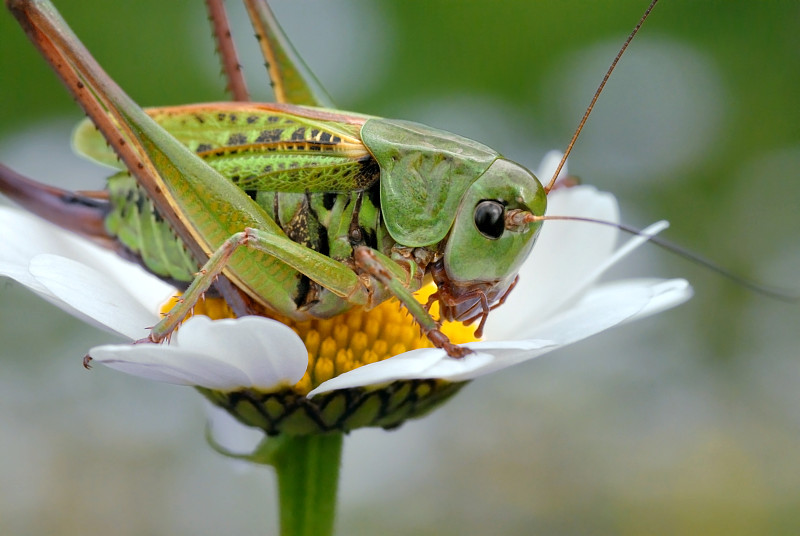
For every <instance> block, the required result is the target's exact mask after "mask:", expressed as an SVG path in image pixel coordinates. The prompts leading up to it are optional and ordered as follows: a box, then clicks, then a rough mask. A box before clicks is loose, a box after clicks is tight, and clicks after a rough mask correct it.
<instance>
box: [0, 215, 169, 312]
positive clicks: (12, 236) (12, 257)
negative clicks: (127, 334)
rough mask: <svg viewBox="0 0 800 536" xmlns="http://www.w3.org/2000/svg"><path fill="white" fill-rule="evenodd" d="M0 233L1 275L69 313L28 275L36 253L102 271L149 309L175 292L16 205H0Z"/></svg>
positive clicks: (156, 307)
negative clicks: (0, 244)
mask: <svg viewBox="0 0 800 536" xmlns="http://www.w3.org/2000/svg"><path fill="white" fill-rule="evenodd" d="M22 230H24V232H22ZM0 236H2V237H3V247H2V248H0V275H4V276H8V277H11V278H13V279H15V280H17V281H18V282H19V283H21V284H23V285H25V286H27V287H28V288H30V289H31V290H33V291H34V292H36V293H37V294H40V295H41V296H43V297H44V298H45V299H48V300H50V301H51V302H53V303H54V304H55V305H57V306H59V307H62V308H65V309H67V311H68V312H70V313H74V309H72V308H71V307H69V306H68V305H64V304H63V302H61V300H59V299H57V298H56V297H55V296H53V295H52V294H51V293H50V291H49V290H48V289H47V288H45V287H44V286H42V285H41V284H40V283H39V282H38V281H37V280H36V278H34V277H33V276H32V275H31V274H30V272H29V269H28V267H29V264H30V262H31V260H32V259H33V258H34V257H36V256H37V255H41V254H52V255H59V256H61V257H65V258H68V259H72V260H75V261H77V262H80V263H81V264H84V265H86V266H89V267H92V268H93V269H94V270H96V271H97V272H102V273H105V274H107V278H110V279H113V280H114V281H115V282H116V286H119V287H120V288H122V289H125V290H126V291H127V292H128V294H130V295H131V296H132V297H133V298H135V300H136V301H138V302H139V303H140V304H141V305H142V306H143V307H144V308H145V309H147V310H150V311H156V310H157V309H158V307H159V305H161V304H162V303H163V302H164V301H166V299H167V298H168V297H169V296H170V295H171V294H173V293H174V292H175V290H174V288H173V287H171V286H170V285H167V284H166V283H164V282H162V281H161V280H159V279H158V278H156V277H155V276H153V275H151V274H148V273H147V272H145V271H144V270H143V269H142V268H141V267H139V266H137V265H135V264H133V263H130V262H128V261H125V260H123V259H121V258H120V257H119V256H117V255H116V254H115V253H113V252H111V251H108V250H105V249H103V248H100V247H98V246H96V245H94V244H92V243H91V242H89V241H88V240H86V239H83V238H81V237H78V236H76V235H74V234H72V233H70V232H67V231H64V230H63V229H60V228H58V227H56V226H54V225H52V224H50V223H49V222H46V221H44V220H42V219H40V218H38V217H36V216H33V215H31V214H28V213H26V212H23V211H21V210H18V209H15V208H11V207H2V206H0Z"/></svg>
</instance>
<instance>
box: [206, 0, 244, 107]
mask: <svg viewBox="0 0 800 536" xmlns="http://www.w3.org/2000/svg"><path fill="white" fill-rule="evenodd" d="M206 8H207V9H208V18H209V19H210V20H211V27H212V28H213V30H214V41H215V42H216V43H217V52H218V53H219V57H220V61H221V62H222V72H223V73H224V74H225V78H226V79H227V80H228V86H227V88H226V89H227V90H228V91H230V92H231V95H232V96H233V100H235V101H242V102H246V101H249V100H250V94H249V92H248V91H247V84H246V83H245V81H244V75H243V73H242V65H241V64H240V63H239V56H238V54H237V53H236V45H235V44H234V43H233V38H232V37H231V26H230V24H229V23H228V13H227V11H226V10H225V3H224V0H206Z"/></svg>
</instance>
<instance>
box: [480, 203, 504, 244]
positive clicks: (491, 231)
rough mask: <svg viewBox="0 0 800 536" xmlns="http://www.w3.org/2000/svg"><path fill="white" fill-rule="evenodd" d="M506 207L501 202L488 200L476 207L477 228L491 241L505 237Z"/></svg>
mask: <svg viewBox="0 0 800 536" xmlns="http://www.w3.org/2000/svg"><path fill="white" fill-rule="evenodd" d="M505 212H506V207H505V206H504V205H503V204H502V203H501V202H499V201H494V200H486V201H481V202H480V203H478V206H476V207H475V217H474V219H475V227H476V228H477V229H478V232H479V233H481V234H482V235H483V236H485V237H486V238H488V239H490V240H497V239H498V238H500V237H501V236H503V231H504V230H505Z"/></svg>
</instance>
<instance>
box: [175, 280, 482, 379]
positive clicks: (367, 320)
mask: <svg viewBox="0 0 800 536" xmlns="http://www.w3.org/2000/svg"><path fill="white" fill-rule="evenodd" d="M435 290H436V286H435V285H433V284H430V285H427V286H425V287H424V288H422V289H421V290H420V291H419V292H417V293H416V297H417V300H419V301H420V302H421V303H425V301H427V299H428V296H430V295H431V294H432V293H433V292H435ZM177 298H178V296H175V297H174V298H172V299H170V300H169V301H168V302H167V303H166V304H164V306H163V307H162V308H161V310H162V312H166V311H169V310H170V309H171V308H172V307H173V306H174V305H175V304H176V300H177ZM438 309H439V304H438V303H435V304H434V305H433V307H431V314H432V315H433V316H434V318H436V317H437V315H438V313H439V311H438ZM192 314H196V315H205V316H208V317H209V318H211V319H212V320H219V319H222V318H233V317H234V314H233V312H232V311H231V310H230V308H229V307H228V305H227V304H226V303H225V301H224V300H223V299H222V298H204V299H201V300H200V301H199V302H198V303H197V304H196V305H195V307H194V311H193V313H192ZM281 322H283V323H284V324H286V325H287V326H289V327H290V328H291V329H292V330H294V332H295V333H297V335H298V336H299V337H300V338H301V339H302V340H303V343H304V344H305V345H306V349H307V350H308V368H307V369H306V373H305V375H304V376H303V378H302V379H301V380H300V381H299V382H298V383H297V384H296V385H295V386H294V390H295V391H296V392H298V393H299V394H307V393H308V392H309V391H311V390H312V389H314V388H315V387H317V386H318V385H320V384H321V383H323V382H325V381H327V380H330V379H331V378H333V377H335V376H338V375H340V374H343V373H345V372H348V371H350V370H353V369H355V368H358V367H361V366H363V365H367V364H369V363H375V362H376V361H382V360H384V359H387V358H389V357H392V356H395V355H398V354H402V353H403V352H408V351H409V350H415V349H417V348H431V347H432V346H433V344H431V342H430V340H428V338H427V337H426V336H425V335H422V334H421V333H420V329H419V326H418V325H417V324H416V322H414V319H413V318H412V317H411V315H410V314H408V311H406V309H405V307H403V306H402V305H401V304H400V302H399V301H397V300H396V299H391V300H387V301H386V302H384V303H382V304H380V305H379V306H377V307H375V308H374V309H371V310H369V311H365V310H364V309H362V308H360V307H356V308H353V309H351V310H350V311H348V312H346V313H342V314H340V315H337V316H335V317H333V318H316V319H313V320H306V321H303V322H295V321H291V320H288V321H287V320H286V319H281ZM441 330H442V332H443V333H444V334H445V335H447V336H448V337H449V338H450V340H451V341H452V342H454V343H456V344H463V343H465V342H472V341H476V340H478V339H476V338H475V336H474V335H473V331H474V328H471V327H467V326H464V325H463V324H461V323H460V322H445V323H444V324H443V325H442V328H441Z"/></svg>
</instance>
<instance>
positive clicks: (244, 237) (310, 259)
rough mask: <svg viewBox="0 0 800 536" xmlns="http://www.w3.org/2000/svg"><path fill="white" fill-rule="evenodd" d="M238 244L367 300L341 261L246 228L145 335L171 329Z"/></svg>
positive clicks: (345, 295)
mask: <svg viewBox="0 0 800 536" xmlns="http://www.w3.org/2000/svg"><path fill="white" fill-rule="evenodd" d="M242 246H244V247H246V248H248V249H252V250H257V251H261V252H264V253H267V254H269V255H271V256H273V257H275V258H277V259H278V260H280V261H282V262H284V263H286V264H288V265H289V266H291V267H292V268H294V269H295V270H297V271H298V272H300V273H302V274H304V275H306V276H307V277H309V278H310V279H312V280H313V281H314V282H316V283H318V284H320V285H322V286H323V287H325V288H326V289H328V290H330V291H331V292H333V293H334V294H336V295H337V296H339V297H340V298H342V299H344V300H347V301H348V302H350V303H353V304H355V305H363V304H365V303H366V302H367V299H368V290H367V288H366V287H365V286H364V283H363V282H362V281H361V279H360V278H359V277H358V275H356V273H355V272H353V270H351V269H350V268H348V267H347V266H345V265H344V264H342V263H340V262H338V261H335V260H333V259H331V258H330V257H328V256H326V255H323V254H322V253H319V252H317V251H314V250H312V249H309V248H307V247H305V246H303V245H301V244H298V243H297V242H293V241H292V240H291V239H289V238H288V237H286V236H285V235H282V234H276V233H272V232H269V231H265V230H261V229H251V228H248V229H245V230H244V231H242V232H239V233H236V234H234V235H233V236H231V237H230V238H228V239H227V240H225V242H223V244H222V246H220V247H219V248H218V249H217V250H216V251H215V252H214V253H213V254H212V255H211V256H210V257H209V259H208V262H206V264H205V265H203V267H202V268H201V269H200V272H198V274H197V277H195V279H194V281H192V283H191V285H189V288H187V289H186V292H185V293H184V294H183V296H182V297H181V300H180V301H179V303H178V305H176V306H174V307H173V308H172V309H171V310H170V311H169V312H168V313H167V315H166V316H165V317H164V318H163V319H162V320H161V321H160V322H159V323H158V324H156V326H155V327H154V328H153V330H152V331H151V333H150V337H149V339H150V340H151V341H153V342H159V341H161V340H163V339H164V338H166V337H168V336H169V334H170V333H172V331H174V330H175V328H176V327H177V326H178V324H180V322H181V321H182V320H183V319H184V318H186V316H187V315H188V314H189V313H190V312H191V310H192V308H193V307H194V306H195V304H196V303H197V301H198V300H199V299H200V298H201V297H202V295H203V293H205V292H206V291H207V290H208V288H209V287H210V286H211V284H212V283H214V281H215V279H216V278H217V277H218V276H219V275H220V274H222V273H223V271H224V270H225V268H226V267H227V266H228V264H229V261H230V259H231V256H232V255H233V254H234V253H235V252H236V250H237V249H239V248H240V247H242Z"/></svg>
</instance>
